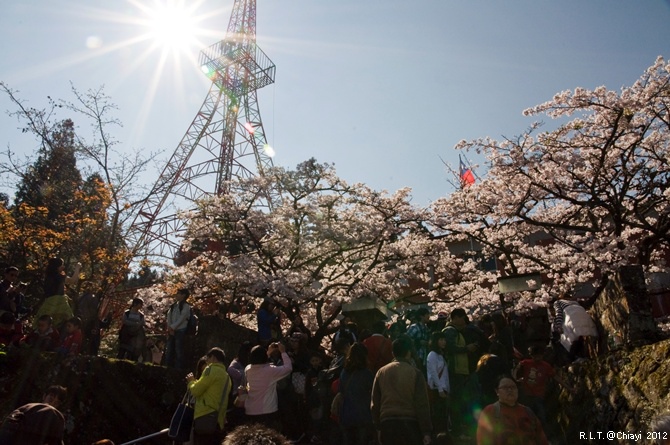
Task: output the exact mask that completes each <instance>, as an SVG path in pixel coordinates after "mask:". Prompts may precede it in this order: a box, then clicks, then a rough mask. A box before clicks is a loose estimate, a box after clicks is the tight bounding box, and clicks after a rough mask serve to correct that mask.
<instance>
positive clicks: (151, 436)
mask: <svg viewBox="0 0 670 445" xmlns="http://www.w3.org/2000/svg"><path fill="white" fill-rule="evenodd" d="M168 430H169V428H165V429H164V430H160V431H158V432H157V433H153V434H149V435H148V436H144V437H138V438H137V439H133V440H131V441H130V442H124V443H122V444H121V445H132V444H134V443H140V442H144V441H145V440H149V439H152V438H154V437H158V436H162V435H163V434H167V432H168Z"/></svg>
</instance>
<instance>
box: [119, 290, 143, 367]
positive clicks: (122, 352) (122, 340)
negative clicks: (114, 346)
mask: <svg viewBox="0 0 670 445" xmlns="http://www.w3.org/2000/svg"><path fill="white" fill-rule="evenodd" d="M143 306H144V301H142V299H141V298H133V301H132V302H131V303H130V308H128V310H126V311H125V312H124V313H123V318H122V324H121V329H120V330H119V354H118V355H117V358H119V359H127V360H137V359H138V358H139V357H140V356H141V355H142V352H143V351H144V346H145V341H146V335H145V332H144V314H143V313H142V307H143Z"/></svg>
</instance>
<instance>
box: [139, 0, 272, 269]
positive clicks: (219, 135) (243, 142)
mask: <svg viewBox="0 0 670 445" xmlns="http://www.w3.org/2000/svg"><path fill="white" fill-rule="evenodd" d="M199 63H200V66H201V69H202V70H203V72H204V73H205V74H206V75H207V76H208V77H209V78H210V80H211V81H212V84H211V86H210V89H209V92H208V94H207V96H206V97H205V100H204V102H203V104H202V106H201V107H200V110H199V111H198V112H197V113H196V116H195V118H194V119H193V122H192V123H191V125H190V126H189V128H188V130H187V131H186V134H185V135H184V137H183V138H182V140H181V142H180V143H179V145H178V146H177V148H176V150H175V151H174V153H173V154H172V156H171V157H170V159H169V160H168V162H167V164H166V165H165V167H164V169H163V171H162V172H161V174H160V176H159V178H158V180H157V181H156V182H155V184H154V186H153V187H152V189H151V192H150V193H149V195H148V198H147V199H146V201H145V202H144V203H143V205H142V206H141V208H140V209H139V211H138V212H137V214H136V216H135V219H134V221H133V223H132V225H131V230H130V240H131V241H130V242H131V247H132V248H133V254H134V255H135V256H138V255H151V256H158V257H163V258H167V259H173V258H174V256H175V254H176V252H177V250H178V248H179V235H180V234H182V233H183V230H184V227H183V223H182V222H181V220H180V219H179V218H178V215H177V210H178V209H182V210H188V209H190V208H192V207H193V203H194V201H195V200H197V199H201V198H204V197H207V196H212V195H221V194H225V193H230V192H231V190H230V184H231V181H233V180H235V179H241V178H249V177H254V176H257V175H263V174H264V173H265V172H266V171H268V169H269V168H271V167H272V165H273V164H272V158H271V157H270V156H268V155H267V153H266V152H265V150H264V147H265V146H267V140H266V137H265V131H264V128H263V122H262V120H261V114H260V109H259V107H258V96H257V91H258V90H259V89H260V88H263V87H265V86H267V85H270V84H272V83H274V78H275V70H276V67H275V65H274V63H272V61H271V60H270V58H269V57H268V56H267V55H266V54H265V53H264V52H263V51H262V50H261V49H260V48H259V47H258V45H257V44H256V0H235V3H234V5H233V11H232V13H231V17H230V22H229V24H228V29H227V32H226V37H225V38H224V39H223V40H222V41H220V42H218V43H215V44H214V45H211V46H209V47H207V48H205V49H203V50H202V51H201V53H200V56H199ZM270 194H271V192H268V196H267V201H268V205H271V201H272V198H271V196H270Z"/></svg>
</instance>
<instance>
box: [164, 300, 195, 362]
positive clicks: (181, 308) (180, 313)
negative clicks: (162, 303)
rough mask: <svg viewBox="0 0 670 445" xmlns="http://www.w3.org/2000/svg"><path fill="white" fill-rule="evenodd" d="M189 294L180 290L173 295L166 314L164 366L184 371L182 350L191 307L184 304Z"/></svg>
mask: <svg viewBox="0 0 670 445" xmlns="http://www.w3.org/2000/svg"><path fill="white" fill-rule="evenodd" d="M190 295H191V292H190V291H189V290H188V289H187V288H182V289H179V290H178V291H177V294H176V295H175V302H174V303H172V305H171V306H170V309H169V310H168V312H167V334H168V338H167V345H166V347H165V366H167V367H172V368H177V369H184V349H185V346H186V344H185V340H186V331H187V329H188V320H189V318H190V317H191V306H190V305H189V304H188V303H187V302H186V300H187V299H188V297H189V296H190Z"/></svg>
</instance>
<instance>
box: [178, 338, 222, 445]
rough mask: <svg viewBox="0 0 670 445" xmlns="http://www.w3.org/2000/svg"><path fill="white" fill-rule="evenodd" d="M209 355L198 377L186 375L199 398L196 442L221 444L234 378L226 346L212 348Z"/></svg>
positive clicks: (195, 416) (189, 386) (204, 444)
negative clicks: (227, 364) (228, 361)
mask: <svg viewBox="0 0 670 445" xmlns="http://www.w3.org/2000/svg"><path fill="white" fill-rule="evenodd" d="M206 358H207V367H206V368H205V370H204V371H203V372H202V375H201V376H200V378H199V379H198V380H196V379H195V377H194V376H193V374H192V373H190V374H188V375H187V376H186V381H187V382H188V390H189V391H190V392H191V395H192V396H193V397H194V398H195V410H194V411H195V412H194V414H193V419H194V420H193V443H194V444H195V445H219V444H220V443H221V432H222V430H223V426H224V425H225V423H226V410H227V409H228V396H229V394H230V389H231V380H230V376H229V375H228V371H227V370H226V365H225V364H224V362H225V360H226V356H225V354H224V353H223V350H222V349H220V348H212V349H210V350H209V352H208V353H207V355H206Z"/></svg>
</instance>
